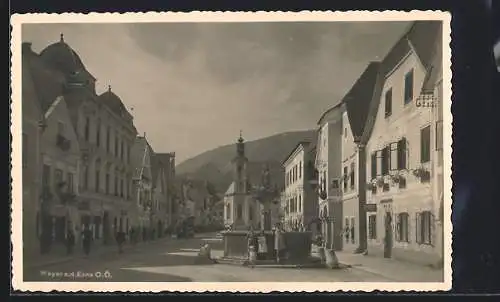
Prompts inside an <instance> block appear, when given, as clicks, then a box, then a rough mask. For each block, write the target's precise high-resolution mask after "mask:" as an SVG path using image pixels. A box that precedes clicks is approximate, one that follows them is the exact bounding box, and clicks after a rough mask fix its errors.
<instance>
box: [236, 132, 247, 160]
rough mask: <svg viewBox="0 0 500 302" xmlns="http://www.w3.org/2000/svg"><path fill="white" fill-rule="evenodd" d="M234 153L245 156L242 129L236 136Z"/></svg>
mask: <svg viewBox="0 0 500 302" xmlns="http://www.w3.org/2000/svg"><path fill="white" fill-rule="evenodd" d="M236 154H237V155H238V156H241V157H244V156H245V140H244V139H243V136H242V131H241V130H240V137H239V138H238V142H237V143H236Z"/></svg>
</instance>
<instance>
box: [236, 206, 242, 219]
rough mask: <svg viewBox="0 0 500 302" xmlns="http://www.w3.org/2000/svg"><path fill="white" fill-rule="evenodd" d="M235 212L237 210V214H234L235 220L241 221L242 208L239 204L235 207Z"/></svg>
mask: <svg viewBox="0 0 500 302" xmlns="http://www.w3.org/2000/svg"><path fill="white" fill-rule="evenodd" d="M236 210H237V213H236V218H237V219H241V218H242V217H243V207H242V206H241V204H239V205H238V206H237V207H236Z"/></svg>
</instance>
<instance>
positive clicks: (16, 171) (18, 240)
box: [11, 11, 452, 292]
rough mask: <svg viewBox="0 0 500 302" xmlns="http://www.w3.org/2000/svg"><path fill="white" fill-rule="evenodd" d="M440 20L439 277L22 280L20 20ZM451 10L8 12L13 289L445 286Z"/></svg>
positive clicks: (280, 289)
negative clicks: (441, 197)
mask: <svg viewBox="0 0 500 302" xmlns="http://www.w3.org/2000/svg"><path fill="white" fill-rule="evenodd" d="M411 20H441V21H443V102H444V104H443V108H444V109H443V110H444V113H443V136H444V138H443V140H444V161H443V166H444V167H445V169H444V170H443V171H444V172H443V173H444V217H445V220H444V222H443V229H444V247H445V252H444V275H445V276H444V282H429V283H421V282H415V283H403V282H390V283H388V282H355V283H354V282H332V283H329V282H314V283H313V282H266V283H260V282H224V283H222V282H210V283H209V282H206V283H205V282H106V283H99V282H81V283H80V282H24V281H23V263H22V202H19V201H20V199H21V198H22V185H21V184H22V173H21V150H22V148H21V135H18V134H20V133H21V130H20V129H21V126H20V125H22V117H21V102H19V100H20V99H21V95H22V92H21V43H22V39H21V25H22V24H26V23H154V22H297V21H305V22H307V21H315V22H317V21H411ZM450 21H451V15H450V13H448V12H443V11H411V12H400V11H375V12H370V11H348V12H331V11H324V12H320V11H303V12H198V11H195V12H190V13H172V12H164V13H162V12H148V13H126V14H120V13H89V14H75V13H63V14H23V15H19V14H17V15H13V16H12V18H11V25H12V37H11V52H12V59H11V61H12V67H11V72H12V73H11V74H12V75H11V80H12V105H11V110H12V115H11V116H12V125H11V132H12V135H13V136H12V138H13V140H12V154H11V156H12V172H11V176H12V197H13V198H12V200H13V202H12V214H11V215H12V216H11V217H12V227H11V231H12V233H11V240H12V246H13V251H12V256H13V261H12V274H13V279H12V286H13V288H14V290H21V291H41V292H50V291H53V290H57V291H64V292H76V291H95V292H113V291H121V292H162V291H170V292H171V291H178V292H206V291H212V292H284V291H288V292H299V291H302V292H316V291H328V292H332V291H365V292H369V291H373V290H385V291H437V290H449V289H450V288H451V276H452V269H451V242H452V236H451V233H452V224H451V203H452V202H451V187H452V179H451V165H452V161H451V151H452V147H451V146H452V115H451V91H452V90H451V50H450V47H449V44H450V41H451V38H450V34H451V28H450Z"/></svg>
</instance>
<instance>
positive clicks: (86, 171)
mask: <svg viewBox="0 0 500 302" xmlns="http://www.w3.org/2000/svg"><path fill="white" fill-rule="evenodd" d="M40 57H41V58H42V60H43V61H44V62H45V64H46V65H47V66H50V67H51V68H53V69H55V70H57V71H58V72H59V73H61V74H62V75H63V76H64V80H65V81H64V88H63V94H64V98H65V101H66V104H67V107H68V110H69V115H70V117H71V122H72V126H73V128H74V129H75V132H76V135H77V138H78V144H79V146H80V154H81V168H80V175H79V180H80V181H79V185H78V190H79V193H80V194H79V196H78V201H77V207H78V209H79V211H80V212H81V213H84V214H82V217H81V221H80V222H79V223H78V226H77V228H78V229H80V228H82V227H84V226H86V227H89V228H91V229H92V230H93V235H94V239H95V240H96V241H97V242H102V243H104V244H108V243H112V242H114V235H115V233H116V231H118V230H120V229H121V230H124V229H126V221H127V216H128V214H127V213H128V209H129V207H130V205H131V201H132V196H131V194H130V192H131V191H130V187H131V181H132V170H131V166H130V161H129V158H130V154H129V153H130V152H129V150H130V148H131V146H132V144H133V142H134V138H135V135H136V130H135V127H134V125H133V118H132V116H131V115H130V113H129V112H128V111H127V109H126V108H125V107H124V105H123V103H122V101H121V100H120V98H119V97H118V96H117V95H116V94H114V93H113V92H112V91H111V89H109V91H107V92H105V93H103V94H101V95H97V94H96V91H95V81H96V79H95V78H94V77H93V76H92V74H91V73H90V72H89V71H87V69H86V68H85V66H84V64H83V63H82V61H81V59H80V57H79V56H78V54H77V53H76V52H75V51H74V50H73V49H71V47H70V46H69V45H68V44H67V43H66V42H65V41H64V38H63V36H62V35H61V39H60V41H59V42H56V43H54V44H51V45H49V46H48V47H46V48H45V49H44V50H42V51H41V53H40Z"/></svg>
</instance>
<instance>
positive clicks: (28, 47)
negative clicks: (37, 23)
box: [22, 42, 33, 52]
mask: <svg viewBox="0 0 500 302" xmlns="http://www.w3.org/2000/svg"><path fill="white" fill-rule="evenodd" d="M22 49H23V52H25V51H26V52H32V51H33V50H31V42H23V48H22Z"/></svg>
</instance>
